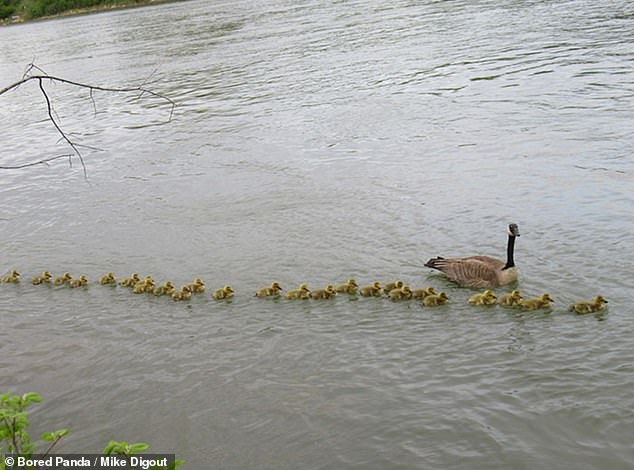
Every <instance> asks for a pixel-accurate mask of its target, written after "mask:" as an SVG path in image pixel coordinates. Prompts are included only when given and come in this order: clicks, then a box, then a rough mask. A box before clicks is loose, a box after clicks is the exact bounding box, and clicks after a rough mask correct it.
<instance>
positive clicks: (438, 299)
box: [423, 292, 449, 307]
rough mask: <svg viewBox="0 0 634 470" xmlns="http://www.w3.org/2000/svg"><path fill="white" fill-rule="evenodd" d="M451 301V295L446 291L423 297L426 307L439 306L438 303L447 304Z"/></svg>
mask: <svg viewBox="0 0 634 470" xmlns="http://www.w3.org/2000/svg"><path fill="white" fill-rule="evenodd" d="M448 301H449V296H448V295H447V294H445V293H444V292H439V293H438V294H432V295H428V296H427V297H425V298H424V299H423V305H424V306H425V307H437V306H438V305H443V304H446V303H447V302H448Z"/></svg>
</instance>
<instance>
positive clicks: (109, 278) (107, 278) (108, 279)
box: [99, 273, 117, 286]
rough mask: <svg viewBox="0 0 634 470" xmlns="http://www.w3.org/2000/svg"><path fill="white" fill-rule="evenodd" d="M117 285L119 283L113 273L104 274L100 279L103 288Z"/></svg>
mask: <svg viewBox="0 0 634 470" xmlns="http://www.w3.org/2000/svg"><path fill="white" fill-rule="evenodd" d="M116 283H117V280H116V279H115V277H114V274H113V273H107V274H104V275H103V276H101V277H100V278H99V284H101V285H102V286H105V285H108V284H116Z"/></svg>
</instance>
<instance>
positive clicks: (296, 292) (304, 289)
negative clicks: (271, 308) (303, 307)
mask: <svg viewBox="0 0 634 470" xmlns="http://www.w3.org/2000/svg"><path fill="white" fill-rule="evenodd" d="M284 297H285V298H287V299H308V298H310V289H309V288H308V286H307V285H306V284H300V286H299V288H297V289H293V290H289V291H286V293H285V294H284Z"/></svg>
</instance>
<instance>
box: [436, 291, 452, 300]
mask: <svg viewBox="0 0 634 470" xmlns="http://www.w3.org/2000/svg"><path fill="white" fill-rule="evenodd" d="M438 298H440V299H443V300H449V296H448V295H447V294H446V293H445V292H441V293H440V294H438Z"/></svg>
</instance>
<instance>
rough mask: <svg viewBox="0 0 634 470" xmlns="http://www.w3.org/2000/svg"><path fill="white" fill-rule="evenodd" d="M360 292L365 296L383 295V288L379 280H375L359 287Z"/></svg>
mask: <svg viewBox="0 0 634 470" xmlns="http://www.w3.org/2000/svg"><path fill="white" fill-rule="evenodd" d="M359 294H361V295H362V296H363V297H381V295H383V289H382V288H381V283H380V282H379V281H374V282H373V283H372V284H370V285H369V286H363V287H362V288H361V289H359Z"/></svg>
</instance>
